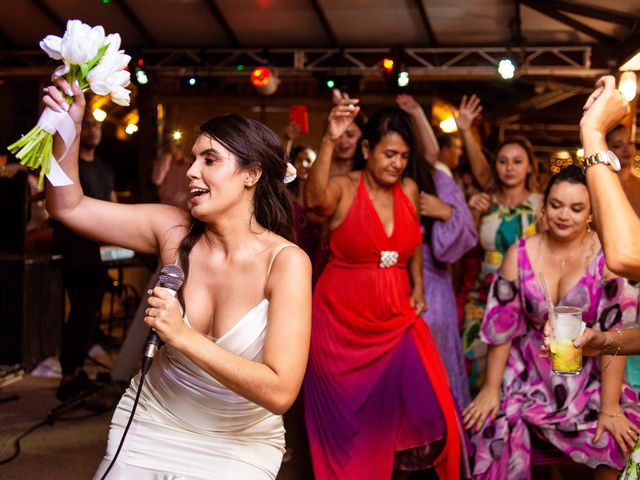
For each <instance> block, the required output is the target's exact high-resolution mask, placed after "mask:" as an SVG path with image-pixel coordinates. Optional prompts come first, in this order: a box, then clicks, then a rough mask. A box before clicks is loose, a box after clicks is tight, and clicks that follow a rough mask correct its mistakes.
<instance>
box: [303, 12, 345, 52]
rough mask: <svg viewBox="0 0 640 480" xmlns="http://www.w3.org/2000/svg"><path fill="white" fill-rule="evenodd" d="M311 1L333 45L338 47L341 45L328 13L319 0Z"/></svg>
mask: <svg viewBox="0 0 640 480" xmlns="http://www.w3.org/2000/svg"><path fill="white" fill-rule="evenodd" d="M309 2H310V3H311V6H312V7H313V10H314V11H315V12H316V16H317V17H318V20H320V24H321V25H322V28H323V30H324V33H325V34H326V35H327V37H328V38H329V42H330V43H331V46H332V47H337V46H338V45H339V43H338V38H337V37H336V34H335V32H334V31H333V28H331V24H330V23H329V20H327V15H326V14H325V13H324V10H323V9H322V7H321V6H320V4H319V3H318V0H309Z"/></svg>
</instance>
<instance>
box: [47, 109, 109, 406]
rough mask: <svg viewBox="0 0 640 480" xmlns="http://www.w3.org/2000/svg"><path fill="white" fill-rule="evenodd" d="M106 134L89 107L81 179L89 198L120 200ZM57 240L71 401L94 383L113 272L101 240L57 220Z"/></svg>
mask: <svg viewBox="0 0 640 480" xmlns="http://www.w3.org/2000/svg"><path fill="white" fill-rule="evenodd" d="M101 139H102V124H101V123H100V122H98V121H96V120H95V119H94V118H93V116H92V115H91V113H90V112H89V113H87V115H86V116H85V119H84V120H83V126H82V133H81V137H80V161H79V162H78V168H79V174H80V184H81V185H82V190H83V191H84V194H85V195H87V196H89V197H93V198H97V199H100V200H111V201H116V195H115V192H114V182H115V177H114V174H113V170H112V168H111V167H110V166H109V165H108V164H107V163H105V162H104V161H103V160H101V159H99V158H98V157H96V155H95V148H96V147H97V146H98V145H99V144H100V140H101ZM53 241H54V250H55V252H56V253H59V254H62V259H61V262H60V265H61V268H62V278H63V281H64V285H65V288H66V290H67V295H68V297H69V304H70V310H69V317H68V318H67V321H66V322H65V324H64V326H63V329H62V343H61V345H60V365H61V367H62V380H61V382H60V385H59V387H58V391H57V393H56V396H57V398H58V400H60V401H66V400H68V399H70V398H73V397H75V396H77V395H79V394H81V393H84V392H86V391H89V390H92V389H93V388H94V384H93V383H92V382H91V381H90V380H89V378H88V376H87V374H86V372H85V371H84V370H83V369H82V366H83V364H84V360H85V357H86V355H87V352H88V351H89V348H90V347H91V341H92V338H93V334H94V330H95V328H96V326H97V323H98V315H99V313H100V308H101V305H102V296H103V294H104V291H105V289H106V287H107V282H108V281H109V276H108V275H107V271H106V269H105V268H104V266H103V265H102V261H101V259H100V246H99V245H98V244H97V243H95V242H92V241H90V240H87V239H85V238H83V237H80V236H78V235H76V234H75V233H73V232H72V231H71V230H69V229H68V228H66V227H65V226H64V225H62V224H61V223H58V222H54V224H53Z"/></svg>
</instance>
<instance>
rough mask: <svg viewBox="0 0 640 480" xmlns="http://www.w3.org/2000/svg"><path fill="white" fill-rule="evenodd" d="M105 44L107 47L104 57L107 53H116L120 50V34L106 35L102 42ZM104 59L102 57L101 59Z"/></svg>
mask: <svg viewBox="0 0 640 480" xmlns="http://www.w3.org/2000/svg"><path fill="white" fill-rule="evenodd" d="M104 43H105V44H109V46H108V47H107V51H106V52H105V55H108V54H109V53H117V52H118V51H119V50H120V43H121V41H120V34H119V33H110V34H109V35H107V38H106V39H105V40H104ZM103 58H104V57H103Z"/></svg>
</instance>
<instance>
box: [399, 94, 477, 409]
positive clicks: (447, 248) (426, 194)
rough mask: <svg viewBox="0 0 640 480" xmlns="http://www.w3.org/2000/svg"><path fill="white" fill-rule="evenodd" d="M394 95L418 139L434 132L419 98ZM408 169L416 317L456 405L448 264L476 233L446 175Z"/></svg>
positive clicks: (462, 394)
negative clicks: (413, 207) (418, 289)
mask: <svg viewBox="0 0 640 480" xmlns="http://www.w3.org/2000/svg"><path fill="white" fill-rule="evenodd" d="M396 101H397V103H398V105H399V106H400V108H402V109H403V110H404V111H405V112H407V113H408V114H409V116H410V117H411V120H412V122H413V124H414V125H415V127H416V131H418V132H419V134H421V135H422V137H423V143H424V144H426V145H428V144H429V139H430V138H435V136H434V135H433V131H432V130H431V126H430V125H429V123H428V121H426V118H427V117H426V116H425V114H424V111H423V110H422V107H421V106H420V104H419V103H418V102H416V101H415V100H414V98H413V97H411V96H409V95H399V96H398V98H397V100H396ZM409 174H410V175H411V177H412V178H413V179H414V180H415V181H416V183H417V184H418V187H419V188H420V204H419V207H420V216H421V219H420V220H421V221H420V223H421V227H422V236H423V241H422V251H423V259H424V260H423V262H424V263H423V268H424V278H425V298H426V300H427V304H428V305H429V309H428V310H427V312H426V313H423V314H422V318H424V320H425V321H426V322H427V324H428V325H429V328H430V329H431V333H432V335H433V339H434V340H435V341H436V344H437V345H438V349H439V350H440V356H441V357H442V360H443V362H444V365H445V368H446V369H447V375H448V376H449V384H450V386H451V392H452V393H453V396H454V398H455V400H456V405H457V406H458V408H459V409H460V410H462V409H463V408H464V407H466V406H467V404H468V403H469V400H470V394H469V382H468V380H467V371H466V368H465V357H464V354H463V353H462V341H461V339H460V333H459V330H458V314H457V310H456V300H455V294H454V291H453V285H452V283H451V275H450V274H449V264H450V263H454V262H457V261H458V260H460V259H461V258H462V256H463V255H464V254H465V253H466V252H467V251H469V250H470V249H472V248H473V247H474V246H475V245H476V244H477V243H478V236H477V233H476V228H475V224H474V221H473V217H472V215H471V212H470V211H469V207H467V202H466V200H465V198H464V195H463V193H462V191H461V190H460V188H459V187H458V185H457V184H456V182H455V181H454V180H453V179H452V178H451V177H449V176H448V175H447V174H446V173H444V172H442V171H440V170H436V169H435V168H433V167H432V166H431V165H429V163H427V162H426V161H424V162H415V163H414V164H413V165H412V169H411V171H410V172H409Z"/></svg>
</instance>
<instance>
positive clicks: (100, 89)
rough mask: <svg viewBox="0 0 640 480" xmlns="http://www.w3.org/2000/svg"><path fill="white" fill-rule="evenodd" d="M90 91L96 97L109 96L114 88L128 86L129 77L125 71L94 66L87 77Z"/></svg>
mask: <svg viewBox="0 0 640 480" xmlns="http://www.w3.org/2000/svg"><path fill="white" fill-rule="evenodd" d="M87 80H88V81H89V86H90V87H91V90H93V92H94V93H96V94H97V95H109V94H110V93H111V92H112V91H113V90H114V89H116V88H124V87H126V86H127V85H129V83H130V81H131V75H130V74H129V72H127V71H126V70H122V69H120V70H110V69H108V68H107V66H105V65H96V66H95V67H93V68H92V69H91V71H90V72H89V74H88V75H87Z"/></svg>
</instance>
